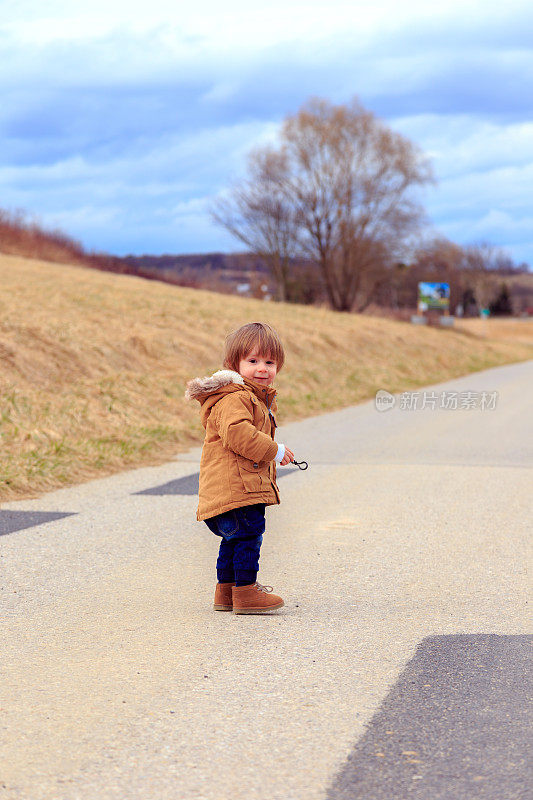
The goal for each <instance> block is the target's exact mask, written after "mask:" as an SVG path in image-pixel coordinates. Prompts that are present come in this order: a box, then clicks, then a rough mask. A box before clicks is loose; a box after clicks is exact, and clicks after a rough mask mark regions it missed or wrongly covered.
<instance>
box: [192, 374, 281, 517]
mask: <svg viewBox="0 0 533 800" xmlns="http://www.w3.org/2000/svg"><path fill="white" fill-rule="evenodd" d="M185 397H186V398H187V399H188V400H192V399H195V400H198V402H199V403H200V405H201V409H200V416H201V420H202V425H203V426H204V428H205V439H204V445H203V448H202V458H201V460H200V491H199V502H198V511H197V514H196V518H197V519H198V520H203V519H209V517H214V516H215V514H222V513H223V512H224V511H230V510H231V509H232V508H240V507H241V506H249V505H253V504H254V503H265V504H266V505H273V504H275V503H279V501H280V499H279V489H278V487H277V485H276V464H275V462H274V460H273V459H274V457H275V455H276V453H277V452H278V446H277V444H276V442H275V441H274V433H275V429H276V420H275V417H274V414H275V413H276V412H277V405H276V399H275V397H276V390H275V389H273V388H272V387H271V386H260V385H259V384H258V383H256V382H255V381H251V380H248V378H243V377H242V376H241V375H239V373H238V372H234V371H233V370H229V369H226V370H219V372H215V373H214V375H212V376H211V377H207V378H195V379H194V380H192V381H189V383H188V384H187V391H186V393H185Z"/></svg>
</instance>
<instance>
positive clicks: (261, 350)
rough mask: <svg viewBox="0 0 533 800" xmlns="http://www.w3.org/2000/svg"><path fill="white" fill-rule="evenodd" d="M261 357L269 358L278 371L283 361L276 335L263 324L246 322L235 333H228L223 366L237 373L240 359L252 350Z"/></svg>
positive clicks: (272, 329)
mask: <svg viewBox="0 0 533 800" xmlns="http://www.w3.org/2000/svg"><path fill="white" fill-rule="evenodd" d="M254 349H256V350H257V354H258V355H261V356H270V358H271V359H272V361H275V362H276V366H277V368H278V372H279V370H280V369H281V368H282V366H283V362H284V361H285V353H284V351H283V345H282V344H281V339H280V338H279V336H278V334H277V333H276V331H275V330H274V328H272V327H271V326H270V325H267V324H266V323H265V322H248V323H247V324H246V325H242V326H241V327H240V328H238V329H237V330H236V331H233V332H232V333H228V335H227V336H226V345H225V349H224V366H225V367H226V368H227V369H233V370H235V372H238V371H239V363H240V361H241V359H243V358H246V356H247V355H248V354H249V353H252V352H253V350H254Z"/></svg>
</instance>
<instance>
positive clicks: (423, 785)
mask: <svg viewBox="0 0 533 800" xmlns="http://www.w3.org/2000/svg"><path fill="white" fill-rule="evenodd" d="M532 646H533V636H527V635H523V636H498V635H495V634H459V635H453V636H433V637H430V638H427V639H424V640H423V641H422V642H421V644H420V645H419V646H418V648H417V650H416V654H415V656H414V658H413V659H412V660H411V661H410V662H409V664H408V665H407V667H406V668H405V670H404V671H403V672H402V674H401V675H400V677H399V679H398V681H397V683H396V684H395V686H394V687H393V688H392V689H391V691H390V692H389V694H388V695H387V697H386V698H385V700H384V702H383V704H382V705H381V707H380V709H379V711H378V712H377V713H376V714H375V716H374V717H373V719H372V720H371V721H370V723H369V724H368V727H367V730H366V733H365V734H364V735H363V737H362V738H361V739H360V740H359V742H358V743H357V745H356V746H355V748H354V750H353V752H352V753H351V754H350V756H349V757H348V759H347V761H346V764H345V765H344V767H343V768H342V769H341V770H340V772H339V773H338V775H337V776H336V778H335V779H334V781H333V783H332V785H331V787H330V788H329V790H328V792H327V795H326V798H327V800H382V799H383V800H404V799H405V800H411V798H416V799H417V800H477V798H480V800H481V798H483V800H526V798H527V797H531V796H533V792H532V777H531V771H530V768H528V751H529V747H528V742H529V741H530V736H531V727H530V715H529V714H528V702H530V699H531V695H532V688H533V687H532V679H531V653H532ZM529 755H530V751H529Z"/></svg>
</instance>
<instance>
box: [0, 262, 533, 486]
mask: <svg viewBox="0 0 533 800" xmlns="http://www.w3.org/2000/svg"><path fill="white" fill-rule="evenodd" d="M253 320H263V321H265V322H269V323H270V324H272V325H273V326H274V327H275V328H276V329H277V330H278V331H279V333H280V335H281V336H282V339H283V342H284V344H285V349H286V364H285V367H284V369H283V370H282V371H281V373H280V374H279V378H278V380H277V382H276V386H277V388H278V391H279V421H280V423H285V422H288V421H290V420H295V419H299V418H302V417H305V416H308V415H310V414H318V413H321V412H324V411H329V410H332V409H336V408H341V407H343V406H346V405H350V404H354V403H358V402H361V401H362V400H366V399H369V398H372V397H373V396H374V394H375V392H376V390H377V389H380V388H385V389H388V390H389V391H390V392H399V391H401V390H408V389H413V388H415V387H418V386H423V385H426V384H428V383H435V382H438V381H442V380H445V379H448V378H452V377H457V376H460V375H465V374H467V373H470V372H474V371H477V370H481V369H485V368H488V367H491V366H496V365H499V364H505V363H509V362H514V361H522V360H525V359H528V358H532V357H533V337H532V329H533V323H532V322H530V321H526V320H524V321H521V320H509V321H502V322H499V321H497V320H489V321H488V322H484V321H481V320H472V321H468V320H466V321H464V322H463V323H462V325H461V328H457V329H455V330H454V329H452V330H439V329H435V328H421V327H418V326H413V325H411V324H409V323H404V322H396V321H392V320H387V319H381V318H377V317H369V316H361V315H355V314H353V315H352V314H340V313H336V312H333V311H329V310H327V309H319V308H312V307H308V306H293V305H285V304H278V303H264V302H262V301H259V300H252V299H241V298H237V297H231V296H227V295H220V294H215V293H211V292H206V291H199V290H195V289H186V288H181V287H174V286H169V285H166V284H162V283H155V282H149V281H145V280H142V279H141V278H135V277H131V276H123V275H116V274H111V273H106V272H98V271H95V270H92V269H88V268H85V267H81V266H65V265H59V264H52V263H48V262H44V261H37V260H32V259H27V258H21V257H16V256H5V255H0V397H1V400H0V437H1V439H0V444H1V447H0V500H2V499H3V500H7V499H14V498H22V497H31V496H36V495H37V494H39V493H41V492H43V491H46V490H49V489H52V488H57V487H59V486H62V485H68V484H73V483H77V482H80V481H83V480H86V479H88V478H91V477H101V476H103V475H106V474H110V473H112V472H116V471H118V470H121V469H124V468H125V467H132V466H137V465H141V464H156V463H161V462H163V461H165V460H167V459H168V458H169V457H171V456H172V455H173V454H175V453H177V452H179V451H182V450H186V449H188V448H189V447H191V446H193V445H195V444H198V443H201V441H202V439H203V429H202V427H201V425H200V423H199V420H198V404H197V403H195V404H192V403H186V402H185V400H184V399H183V392H184V390H185V384H186V382H187V380H189V379H190V378H191V377H194V376H196V375H206V374H209V373H210V372H212V371H214V370H216V369H219V368H220V367H221V366H222V364H221V354H222V345H223V341H224V336H225V334H226V333H227V332H228V331H230V330H232V329H234V328H236V327H238V326H239V325H241V324H243V323H244V322H248V321H253Z"/></svg>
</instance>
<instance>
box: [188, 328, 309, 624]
mask: <svg viewBox="0 0 533 800" xmlns="http://www.w3.org/2000/svg"><path fill="white" fill-rule="evenodd" d="M283 361H284V353H283V346H282V344H281V341H280V339H279V336H278V334H277V333H276V331H275V330H274V329H273V328H271V327H270V325H266V324H264V323H262V322H250V323H248V324H247V325H243V326H242V327H241V328H239V329H238V330H236V331H234V332H233V333H231V334H229V335H228V336H227V337H226V347H225V354H224V367H226V369H224V370H219V371H218V372H215V373H214V375H212V376H211V377H206V378H195V379H194V380H192V381H189V383H188V384H187V391H186V393H185V397H186V398H187V399H188V400H192V399H196V400H198V402H199V403H200V405H201V409H200V415H201V420H202V424H203V426H204V428H205V440H204V445H203V449H202V458H201V461H200V491H199V503H198V511H197V514H196V518H197V519H198V520H203V521H204V522H205V523H206V525H207V527H208V528H209V530H211V531H212V532H213V533H214V534H216V535H217V536H220V537H221V542H220V549H219V554H218V560H217V578H218V583H217V586H216V589H215V602H214V608H215V610H216V611H233V613H234V614H259V613H262V612H265V611H272V610H274V609H276V608H281V606H282V605H283V600H282V599H281V597H278V596H277V595H275V594H270V592H271V591H272V587H270V586H269V587H266V586H261V584H260V583H257V581H256V578H257V571H258V569H259V550H260V548H261V543H262V541H263V533H264V531H265V506H267V505H273V504H275V503H279V502H280V498H279V490H278V487H277V485H276V467H275V464H274V461H277V462H278V463H280V464H281V465H285V464H288V463H289V462H291V461H292V460H293V459H294V453H293V452H292V450H289V448H288V447H285V445H283V444H279V445H278V444H276V443H275V442H274V433H275V429H276V420H275V417H274V414H275V413H276V411H277V405H276V400H275V397H276V390H275V389H273V388H272V383H273V381H274V378H275V377H276V373H277V372H278V371H279V370H280V369H281V368H282V366H283Z"/></svg>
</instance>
